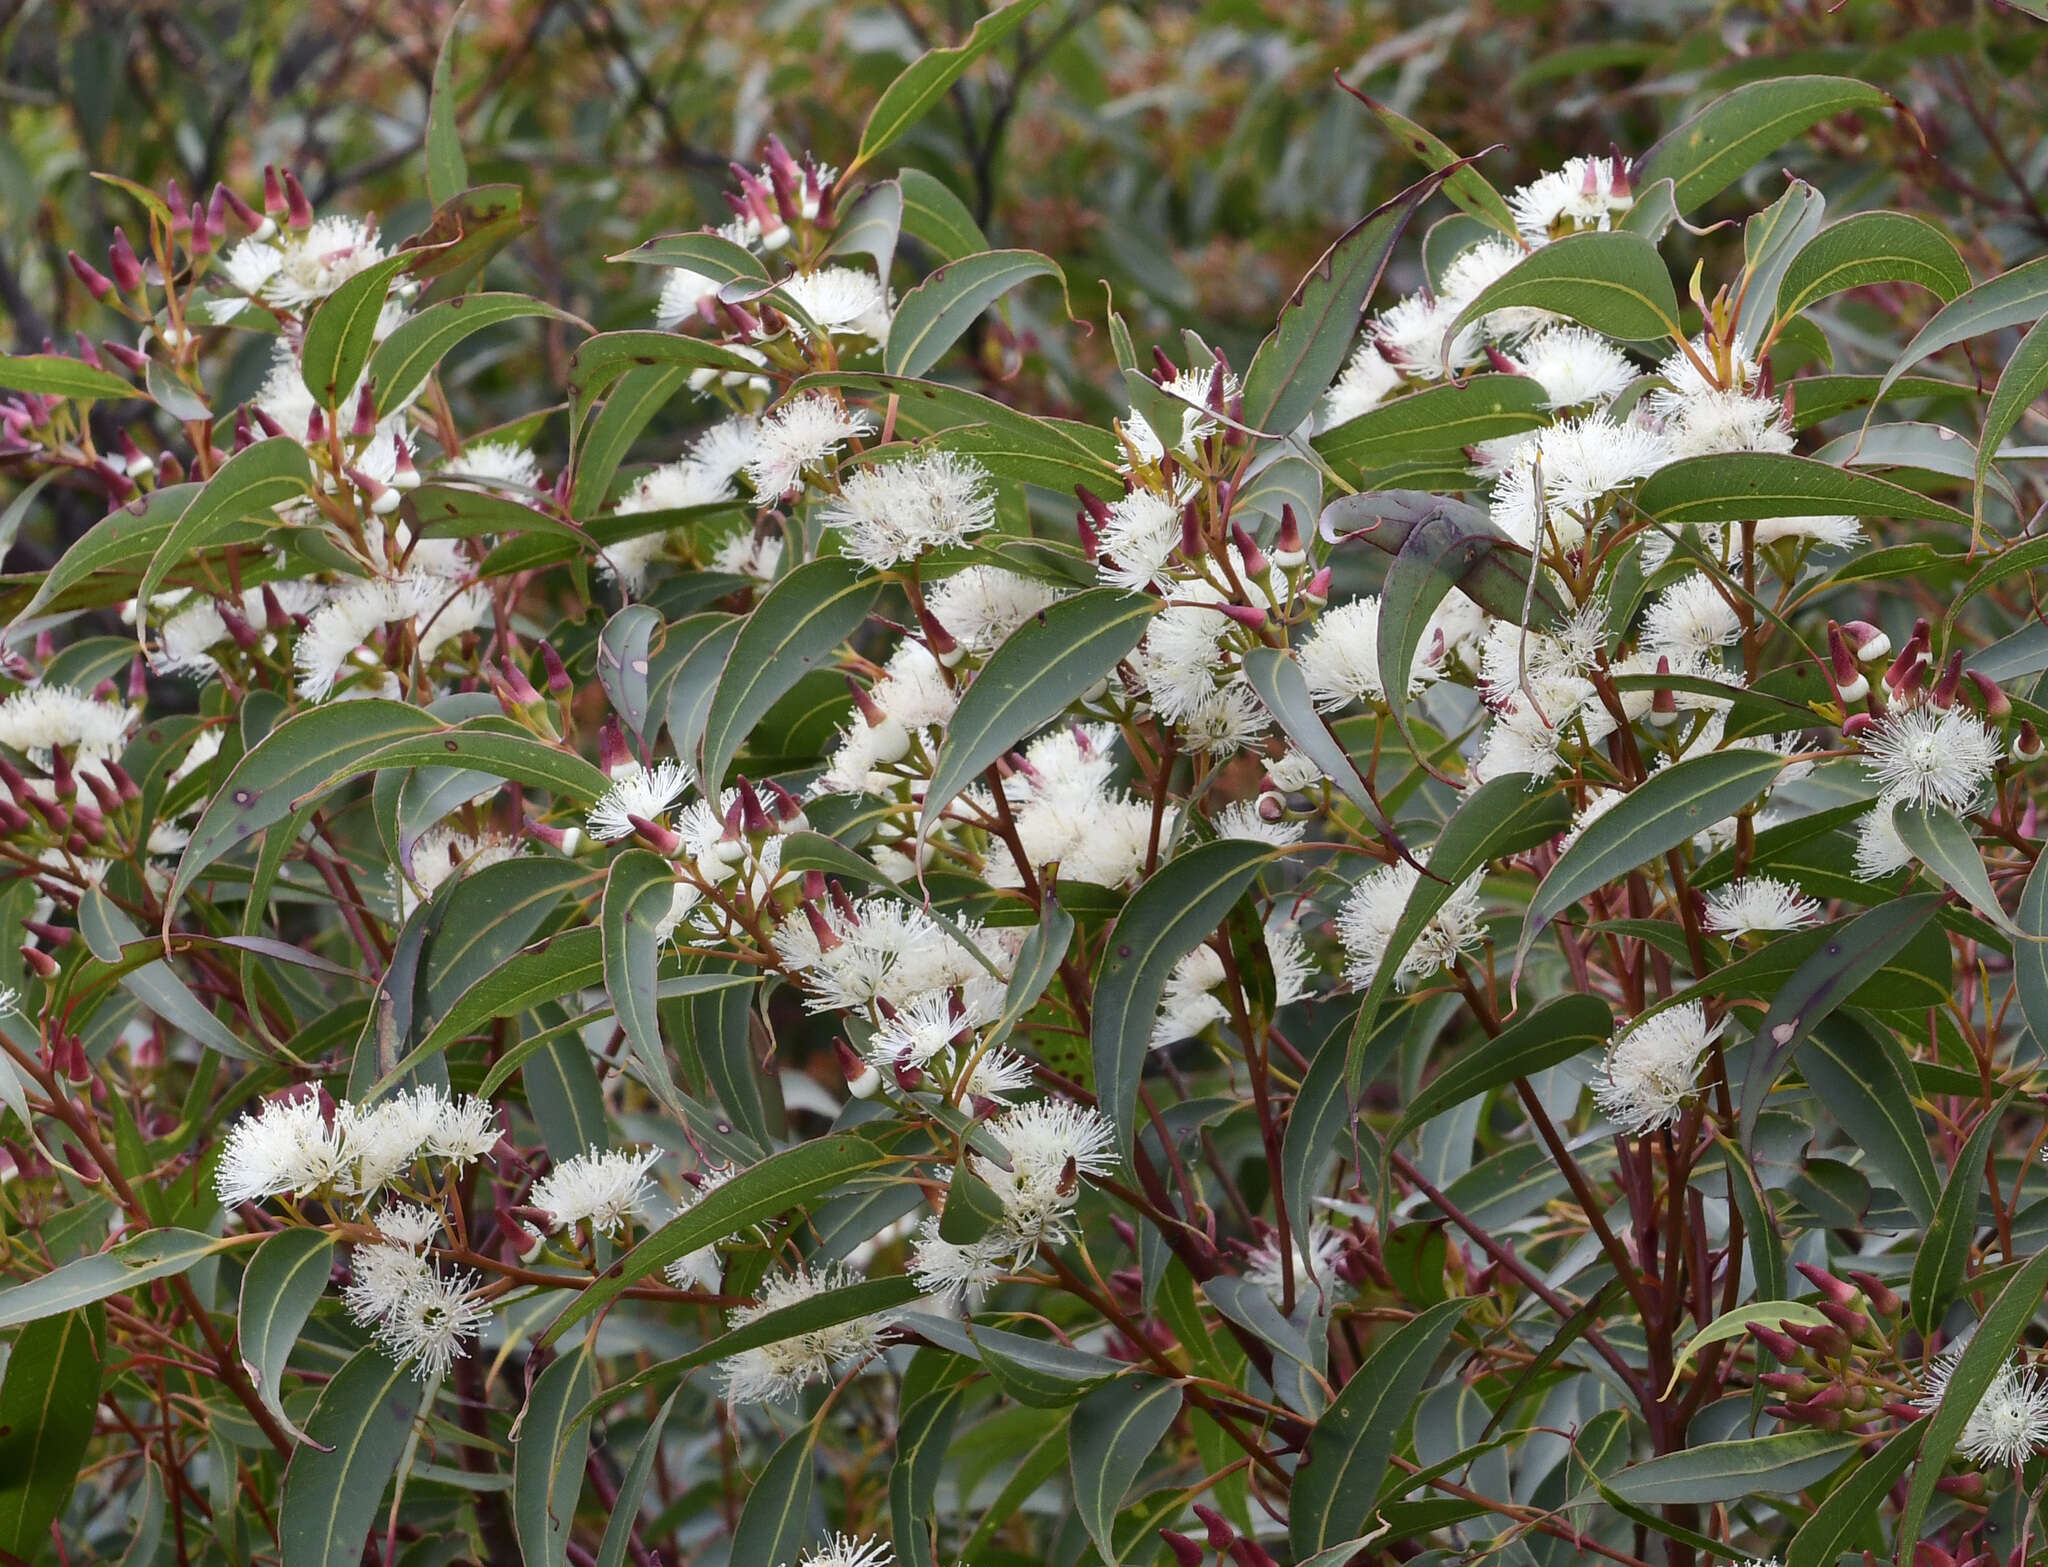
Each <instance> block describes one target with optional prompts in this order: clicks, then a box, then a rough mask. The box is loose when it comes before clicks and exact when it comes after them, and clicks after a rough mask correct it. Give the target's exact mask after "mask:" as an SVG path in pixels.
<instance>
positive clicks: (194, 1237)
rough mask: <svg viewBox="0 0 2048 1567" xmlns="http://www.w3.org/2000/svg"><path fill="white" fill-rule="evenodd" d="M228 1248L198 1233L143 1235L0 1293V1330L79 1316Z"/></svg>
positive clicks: (151, 1232)
mask: <svg viewBox="0 0 2048 1567" xmlns="http://www.w3.org/2000/svg"><path fill="white" fill-rule="evenodd" d="M226 1244H227V1243H226V1242H225V1241H222V1240H219V1239H217V1238H216V1237H214V1236H211V1235H202V1234H200V1233H199V1232H198V1231H197V1230H177V1229H164V1230H144V1231H143V1232H142V1233H141V1234H140V1235H135V1236H131V1237H129V1238H128V1239H127V1240H125V1241H122V1242H121V1243H120V1244H119V1245H117V1246H113V1247H111V1248H109V1249H108V1250H106V1251H102V1252H95V1253H93V1254H92V1255H91V1256H89V1257H80V1258H79V1259H78V1260H77V1261H75V1262H67V1263H65V1264H64V1265H63V1266H62V1267H59V1268H53V1269H51V1270H50V1271H49V1272H48V1273H45V1274H44V1275H42V1277H40V1278H34V1279H30V1280H29V1281H28V1282H27V1283H25V1284H16V1285H14V1286H13V1287H12V1288H10V1289H5V1290H0V1329H4V1328H11V1327H17V1326H19V1325H20V1324H21V1323H24V1322H35V1321H39V1320H40V1319H42V1318H44V1317H54V1316H56V1315H57V1314H58V1313H59V1312H64V1311H76V1310H78V1309H79V1308H80V1307H81V1306H89V1305H91V1304H92V1303H93V1302H94V1301H96V1300H105V1299H106V1298H107V1297H108V1296H109V1295H118V1294H121V1293H123V1292H125V1291H127V1290H133V1289H140V1288H142V1286H143V1285H145V1284H149V1283H151V1282H153V1281H155V1280H157V1279H168V1278H171V1277H173V1276H175V1275H177V1274H180V1273H183V1272H185V1271H186V1270H187V1269H189V1268H191V1267H193V1266H194V1265H196V1264H197V1263H198V1262H199V1261H200V1260H201V1259H202V1258H205V1257H210V1256H212V1255H213V1254H214V1253H215V1252H217V1251H220V1250H222V1249H223V1247H225V1245H226Z"/></svg>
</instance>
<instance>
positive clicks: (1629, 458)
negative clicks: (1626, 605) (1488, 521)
mask: <svg viewBox="0 0 2048 1567" xmlns="http://www.w3.org/2000/svg"><path fill="white" fill-rule="evenodd" d="M1669 457H1670V452H1669V449H1668V448H1667V446H1666V445H1665V442H1664V438H1663V437H1662V436H1661V435H1659V434H1658V433H1657V432H1656V431H1654V430H1651V429H1649V428H1647V427H1646V426H1644V425H1641V424H1638V423H1636V422H1634V421H1633V420H1631V421H1629V422H1627V423H1623V422H1620V421H1618V420H1615V419H1611V418H1609V417H1608V416H1607V415H1605V414H1597V413H1596V414H1589V415H1587V416H1586V417H1585V418H1583V419H1572V420H1568V421H1566V422H1565V423H1563V424H1558V425H1553V426H1552V427H1550V428H1549V429H1547V430H1538V431H1535V432H1533V433H1531V434H1529V435H1526V436H1524V437H1522V439H1521V441H1520V443H1519V444H1517V445H1516V446H1515V447H1514V448H1513V449H1512V451H1511V452H1510V453H1509V454H1508V456H1507V458H1506V460H1505V464H1504V467H1503V470H1502V472H1501V475H1500V477H1499V479H1498V480H1497V481H1496V482H1495V484H1494V489H1493V498H1492V504H1491V513H1492V517H1493V522H1494V525H1495V526H1496V527H1498V528H1499V529H1500V530H1501V531H1502V532H1503V533H1505V534H1507V535H1508V537H1510V538H1512V539H1514V540H1515V541H1516V542H1518V543H1521V544H1525V545H1527V544H1535V543H1538V542H1539V532H1547V533H1548V534H1549V535H1550V536H1551V537H1552V538H1554V539H1555V541H1556V543H1557V544H1558V545H1559V546H1560V547H1562V548H1564V549H1572V548H1575V547H1576V546H1577V545H1578V544H1579V543H1580V541H1581V540H1582V539H1583V538H1584V537H1585V533H1586V527H1587V524H1588V523H1589V522H1591V521H1593V520H1594V519H1595V517H1596V515H1597V513H1598V511H1599V502H1600V501H1601V500H1602V499H1603V498H1604V497H1606V496H1608V495H1611V494H1613V493H1615V492H1617V491H1620V490H1625V489H1627V488H1629V487H1630V486H1631V485H1633V484H1634V483H1635V482H1636V481H1637V480H1639V479H1643V478H1647V477H1648V476H1649V475H1650V474H1652V473H1655V472H1656V471H1657V469H1658V468H1659V467H1661V466H1662V465H1663V464H1664V463H1665V462H1666V461H1668V460H1669ZM1539 488H1540V490H1541V492H1542V511H1541V513H1540V515H1539V512H1538V507H1537V493H1538V490H1539Z"/></svg>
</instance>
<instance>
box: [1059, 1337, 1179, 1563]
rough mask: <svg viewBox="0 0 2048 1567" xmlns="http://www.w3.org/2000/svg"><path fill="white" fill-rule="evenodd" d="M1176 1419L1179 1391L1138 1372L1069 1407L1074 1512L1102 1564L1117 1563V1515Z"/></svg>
mask: <svg viewBox="0 0 2048 1567" xmlns="http://www.w3.org/2000/svg"><path fill="white" fill-rule="evenodd" d="M1179 1413H1180V1388H1179V1387H1178V1386H1177V1385H1176V1384H1174V1383H1172V1382H1167V1381H1163V1380H1161V1379H1160V1378H1158V1377H1152V1376H1146V1375H1144V1374H1143V1373H1141V1372H1132V1373H1130V1374H1128V1375H1126V1376H1121V1377H1118V1378H1116V1379H1115V1380H1114V1381H1112V1382H1106V1383H1104V1384H1103V1385H1102V1386H1101V1387H1099V1388H1097V1389H1096V1390H1095V1391H1094V1392H1092V1393H1090V1394H1089V1395H1088V1396H1087V1397H1086V1398H1084V1399H1082V1400H1081V1402H1080V1403H1078V1404H1076V1405H1075V1406H1074V1418H1073V1424H1072V1426H1071V1427H1070V1430H1071V1433H1072V1434H1071V1436H1070V1439H1069V1442H1070V1445H1069V1449H1068V1458H1069V1461H1070V1464H1071V1467H1072V1472H1073V1481H1074V1511H1075V1512H1077V1513H1079V1514H1080V1515H1081V1523H1082V1525H1083V1526H1084V1527H1085V1528H1086V1529H1087V1530H1088V1537H1089V1538H1090V1539H1091V1540H1093V1541H1094V1542H1095V1548H1096V1549H1097V1550H1098V1551H1100V1552H1101V1553H1102V1558H1103V1560H1104V1561H1110V1562H1113V1561H1117V1560H1119V1555H1118V1552H1117V1549H1116V1543H1115V1539H1114V1534H1115V1529H1116V1515H1117V1510H1118V1509H1119V1508H1121V1507H1122V1506H1123V1500H1124V1496H1125V1494H1126V1493H1127V1492H1129V1490H1130V1488H1131V1482H1132V1481H1134V1480H1136V1479H1137V1477H1138V1471H1139V1470H1140V1469H1142V1468H1143V1467H1144V1466H1145V1460H1146V1459H1148V1458H1150V1457H1151V1456H1152V1453H1153V1450H1154V1449H1156V1448H1157V1447H1158V1446H1159V1443H1160V1440H1161V1439H1162V1438H1163V1437H1164V1436H1165V1435H1166V1432H1167V1428H1168V1427H1170V1426H1171V1425H1172V1424H1173V1419H1174V1416H1175V1415H1177V1414H1179Z"/></svg>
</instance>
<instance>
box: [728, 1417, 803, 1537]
mask: <svg viewBox="0 0 2048 1567" xmlns="http://www.w3.org/2000/svg"><path fill="white" fill-rule="evenodd" d="M817 1447H818V1426H817V1422H816V1421H812V1422H810V1423H808V1424H806V1425H805V1426H804V1427H803V1428H802V1429H801V1430H799V1431H798V1432H797V1433H796V1435H794V1436H792V1437H790V1438H789V1439H788V1440H787V1441H785V1442H784V1443H783V1444H782V1445H781V1446H780V1447H778V1448H776V1449H775V1456H774V1457H773V1458H771V1459H769V1460H768V1467H767V1468H765V1469H763V1470H762V1471H761V1474H760V1477H759V1478H758V1479H756V1480H755V1481H754V1483H753V1485H752V1487H751V1488H750V1489H749V1490H748V1491H747V1499H746V1502H745V1504H744V1505H743V1506H742V1507H741V1508H740V1518H739V1523H738V1524H737V1526H735V1528H734V1529H733V1532H732V1560H733V1561H735V1562H793V1561H795V1560H796V1559H797V1553H798V1552H800V1551H801V1550H802V1549H803V1548H804V1547H805V1546H806V1545H808V1544H809V1543H810V1540H811V1503H812V1497H813V1496H814V1495H815V1493H816V1491H817V1479H816V1476H815V1475H814V1473H813V1471H812V1464H813V1455H814V1454H815V1453H816V1451H817Z"/></svg>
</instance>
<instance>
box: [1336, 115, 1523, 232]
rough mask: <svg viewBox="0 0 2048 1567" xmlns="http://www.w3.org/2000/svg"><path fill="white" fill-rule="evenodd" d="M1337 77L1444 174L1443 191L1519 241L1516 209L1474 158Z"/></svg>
mask: <svg viewBox="0 0 2048 1567" xmlns="http://www.w3.org/2000/svg"><path fill="white" fill-rule="evenodd" d="M1337 80H1338V85H1339V86H1341V87H1343V88H1344V90H1345V91H1346V92H1348V93H1350V94H1351V96H1352V97H1354V98H1356V99H1357V100H1358V101H1359V102H1360V103H1362V104H1364V105H1365V106H1366V107H1367V108H1368V109H1370V110H1372V112H1373V115H1374V116H1375V117H1376V118H1377V119H1378V120H1379V122H1380V124H1382V125H1384V126H1385V127H1386V128H1387V129H1388V131H1390V132H1391V133H1392V134H1393V137H1394V139H1395V140H1396V141H1398V142H1399V143H1400V144H1401V145H1402V146H1403V147H1406V148H1407V149H1408V150H1409V151H1410V152H1411V153H1413V154H1414V155H1415V156H1416V157H1417V158H1419V159H1420V160H1421V161H1422V162H1423V163H1425V164H1427V165H1428V166H1429V167H1430V168H1431V169H1432V170H1434V171H1435V172H1437V173H1438V174H1440V175H1442V176H1443V181H1444V195H1446V196H1447V197H1449V198H1450V201H1451V204H1452V205H1453V206H1455V207H1457V208H1458V209H1459V210H1460V211H1463V212H1469V213H1470V214H1471V215H1472V216H1473V217H1475V218H1477V219H1479V221H1480V222H1482V223H1484V224H1485V225H1486V226H1487V227H1488V228H1492V229H1496V230H1498V231H1499V232H1500V233H1503V234H1506V235H1508V236H1509V237H1510V238H1512V239H1515V240H1516V241H1517V242H1519V241H1520V238H1521V236H1520V233H1519V231H1518V230H1517V229H1516V227H1515V214H1514V210H1513V209H1512V208H1510V207H1509V206H1508V203H1507V198H1506V197H1505V196H1503V195H1501V193H1500V192H1499V191H1497V190H1495V189H1494V188H1493V182H1492V181H1491V180H1489V179H1487V177H1486V176H1485V175H1483V174H1481V173H1480V172H1479V171H1478V170H1477V169H1475V168H1473V167H1472V160H1471V159H1468V158H1460V157H1459V156H1458V155H1457V153H1456V152H1454V151H1453V150H1452V149H1451V146H1450V144H1449V143H1448V142H1446V141H1444V140H1443V138H1441V137H1440V136H1437V135H1435V134H1434V133H1433V132H1431V131H1429V130H1427V129H1426V128H1424V127H1423V126H1420V125H1417V124H1416V123H1415V122H1414V121H1413V120H1411V119H1409V118H1408V116H1407V115H1405V114H1403V113H1401V112H1400V111H1399V110H1398V109H1392V108H1389V107H1388V106H1387V105H1386V104H1383V103H1381V102H1380V101H1379V100H1378V99H1377V98H1368V97H1367V96H1366V95H1365V94H1364V93H1362V92H1360V91H1358V90H1357V89H1356V88H1355V87H1352V86H1351V85H1350V83H1348V82H1346V81H1345V80H1344V79H1343V78H1342V77H1341V76H1340V77H1339V78H1338V79H1337ZM1482 156H1483V154H1482Z"/></svg>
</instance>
